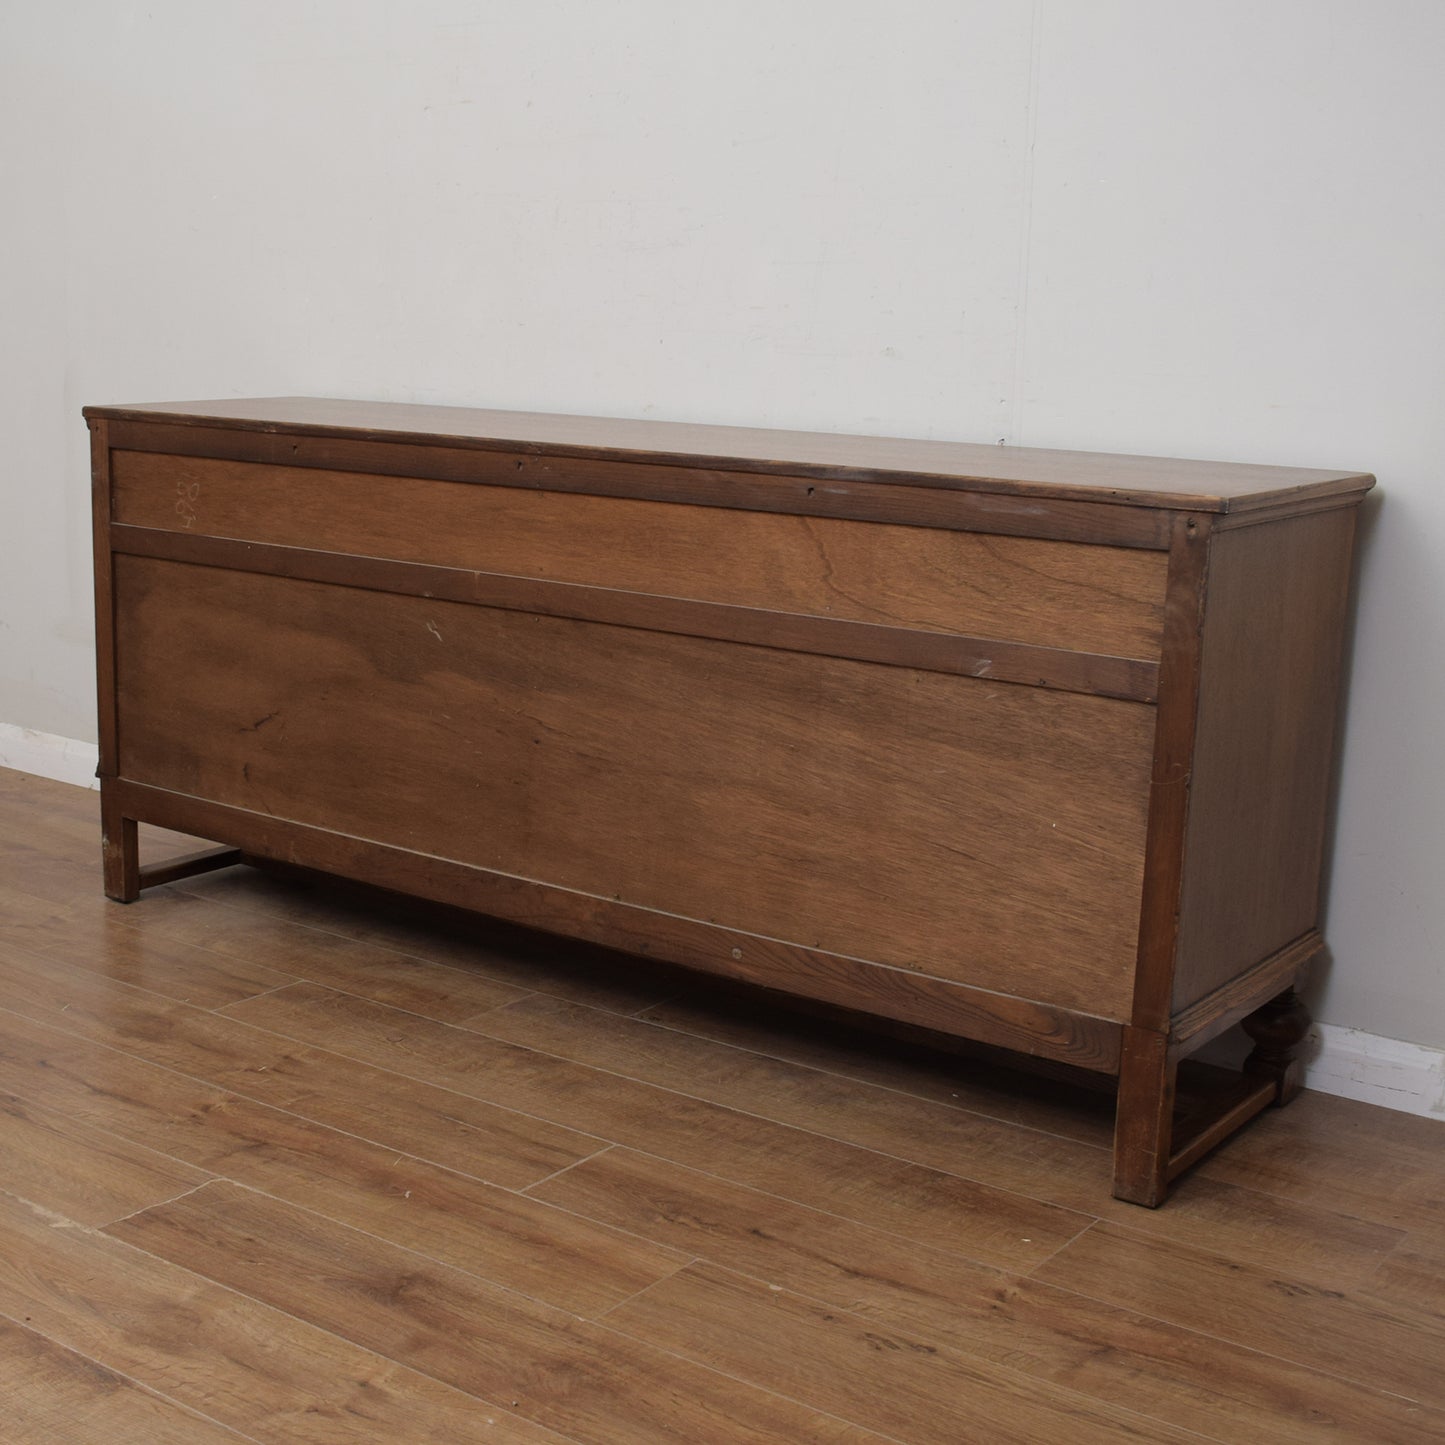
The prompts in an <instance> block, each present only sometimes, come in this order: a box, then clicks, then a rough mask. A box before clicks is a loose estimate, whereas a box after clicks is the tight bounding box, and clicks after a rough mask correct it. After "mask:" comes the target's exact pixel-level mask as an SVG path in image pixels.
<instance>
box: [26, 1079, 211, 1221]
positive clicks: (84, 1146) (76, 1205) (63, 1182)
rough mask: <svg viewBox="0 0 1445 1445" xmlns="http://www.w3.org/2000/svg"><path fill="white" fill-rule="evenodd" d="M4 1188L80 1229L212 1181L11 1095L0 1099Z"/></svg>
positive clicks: (185, 1167) (189, 1169)
mask: <svg viewBox="0 0 1445 1445" xmlns="http://www.w3.org/2000/svg"><path fill="white" fill-rule="evenodd" d="M0 1158H3V1159H4V1160H5V1188H6V1189H7V1190H9V1192H10V1193H12V1194H16V1195H19V1196H21V1197H22V1198H25V1199H28V1200H30V1201H31V1202H32V1203H34V1204H38V1205H40V1206H42V1207H43V1208H45V1209H53V1210H55V1211H57V1212H58V1213H62V1214H64V1215H66V1216H67V1217H68V1218H70V1219H74V1220H77V1221H79V1222H80V1223H81V1224H86V1225H99V1224H109V1223H111V1222H112V1221H114V1220H117V1219H120V1218H122V1217H124V1216H125V1215H127V1214H134V1213H135V1212H136V1211H137V1210H139V1209H144V1208H146V1207H147V1206H148V1205H151V1204H158V1203H160V1202H162V1201H163V1200H167V1199H174V1198H176V1197H177V1196H178V1195H181V1194H185V1193H187V1192H188V1191H190V1190H192V1189H196V1188H199V1186H200V1185H202V1184H204V1183H205V1182H206V1180H208V1179H210V1178H211V1177H212V1176H211V1175H210V1174H207V1173H206V1172H205V1171H204V1170H201V1169H193V1168H191V1167H190V1166H189V1165H186V1164H182V1163H180V1162H179V1161H178V1160H175V1159H169V1158H167V1157H166V1156H165V1155H163V1154H157V1153H156V1152H154V1151H153V1150H150V1149H145V1148H142V1147H140V1146H138V1145H135V1144H131V1143H128V1142H127V1141H126V1140H124V1139H117V1138H115V1137H114V1136H112V1135H109V1134H106V1133H105V1132H103V1131H102V1130H100V1129H97V1128H95V1127H93V1126H92V1125H89V1124H86V1123H85V1122H83V1121H81V1120H77V1119H70V1118H67V1117H66V1116H65V1115H64V1114H62V1113H58V1112H56V1111H55V1110H54V1109H52V1108H47V1107H45V1106H44V1105H43V1104H35V1103H29V1102H27V1101H25V1100H23V1099H19V1098H16V1097H14V1096H6V1097H3V1098H0Z"/></svg>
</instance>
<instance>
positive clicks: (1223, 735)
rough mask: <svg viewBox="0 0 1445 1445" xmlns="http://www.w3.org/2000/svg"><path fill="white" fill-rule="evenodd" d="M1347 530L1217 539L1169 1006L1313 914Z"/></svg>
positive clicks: (1270, 527)
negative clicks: (1243, 842)
mask: <svg viewBox="0 0 1445 1445" xmlns="http://www.w3.org/2000/svg"><path fill="white" fill-rule="evenodd" d="M1354 531H1355V513H1354V511H1352V510H1346V511H1332V512H1322V513H1319V514H1318V515H1315V516H1310V517H1304V518H1302V519H1300V520H1298V521H1296V522H1292V523H1289V524H1283V523H1279V522H1272V523H1268V524H1265V525H1262V526H1259V527H1251V528H1245V529H1243V530H1241V531H1238V532H1228V533H1226V534H1225V535H1223V536H1221V537H1219V538H1217V539H1216V540H1215V542H1214V543H1213V548H1212V555H1211V559H1210V585H1209V594H1210V609H1209V617H1208V620H1207V622H1206V623H1205V628H1204V637H1203V657H1202V664H1201V672H1200V682H1199V723H1198V737H1199V741H1198V745H1197V749H1196V754H1195V759H1194V779H1193V785H1192V801H1191V805H1190V815H1189V830H1188V837H1187V840H1186V843H1185V849H1186V859H1187V873H1186V877H1185V883H1184V890H1183V896H1182V898H1181V901H1180V919H1179V958H1178V963H1177V965H1176V970H1175V982H1174V1006H1175V1008H1176V1009H1179V1008H1182V1007H1184V1006H1186V1005H1188V1004H1190V1003H1193V1002H1194V1001H1195V1000H1196V999H1198V998H1201V997H1203V996H1204V995H1205V994H1207V993H1209V992H1210V991H1211V990H1212V989H1215V988H1218V987H1219V986H1220V985H1221V984H1223V983H1225V982H1226V981H1227V980H1228V979H1230V978H1232V977H1234V976H1235V975H1236V974H1238V973H1239V972H1241V971H1242V970H1243V969H1245V968H1248V967H1249V966H1250V965H1251V964H1252V963H1254V962H1255V961H1256V960H1258V959H1261V958H1264V957H1266V956H1267V955H1269V954H1271V953H1273V952H1275V951H1276V950H1277V949H1279V948H1282V947H1283V946H1284V945H1285V944H1287V943H1289V942H1290V940H1292V939H1294V938H1298V937H1299V936H1300V935H1301V934H1303V933H1305V932H1307V931H1308V930H1309V929H1312V928H1314V927H1315V926H1316V925H1317V924H1318V922H1319V887H1320V872H1321V862H1322V850H1323V844H1324V814H1325V807H1326V804H1327V802H1328V798H1329V790H1330V782H1331V763H1332V759H1333V756H1334V733H1335V713H1336V709H1337V706H1338V693H1339V668H1340V647H1341V642H1342V638H1343V633H1344V615H1345V601H1346V589H1347V585H1348V580H1349V573H1350V553H1351V549H1352V546H1353V540H1354ZM1266 578H1273V579H1275V580H1276V581H1277V582H1278V583H1279V585H1277V586H1274V587H1272V588H1266V587H1264V586H1263V585H1262V583H1263V582H1264V580H1265V579H1266ZM1240 838H1248V839H1251V840H1252V842H1253V844H1254V846H1252V847H1250V848H1248V849H1244V848H1239V847H1236V846H1233V840H1236V839H1240Z"/></svg>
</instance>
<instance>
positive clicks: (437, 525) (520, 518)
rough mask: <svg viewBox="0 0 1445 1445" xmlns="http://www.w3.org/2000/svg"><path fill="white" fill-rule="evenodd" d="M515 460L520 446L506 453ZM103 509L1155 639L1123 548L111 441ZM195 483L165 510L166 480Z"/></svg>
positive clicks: (1127, 650)
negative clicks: (264, 461) (118, 448)
mask: <svg viewBox="0 0 1445 1445" xmlns="http://www.w3.org/2000/svg"><path fill="white" fill-rule="evenodd" d="M516 460H517V463H518V465H519V466H520V465H522V459H520V458H518V459H516ZM113 474H114V482H113V488H114V498H115V502H114V506H115V512H114V520H115V521H116V522H120V523H123V524H128V525H135V526H141V527H151V528H161V529H164V530H167V531H173V532H174V531H182V530H183V531H185V532H187V533H188V534H190V535H196V536H201V535H208V536H214V537H230V538H241V539H245V540H248V541H252V542H265V543H275V544H280V545H283V546H287V547H301V548H310V549H316V550H321V551H329V552H346V553H350V554H353V555H357V556H363V557H390V558H396V559H398V560H401V561H409V562H428V563H433V564H436V565H439V566H444V567H461V568H469V569H472V570H474V571H481V572H493V573H503V574H506V575H509V576H513V577H536V578H547V579H550V580H552V581H554V582H571V583H584V584H588V585H591V586H594V587H605V588H611V589H620V590H624V591H631V592H642V593H650V594H654V595H658V596H663V597H689V598H698V599H701V600H703V601H710V602H720V603H728V604H732V605H734V606H740V607H748V608H761V609H765V610H770V611H777V612H791V613H805V614H810V615H814V616H820V617H836V618H849V619H852V620H854V621H861V622H873V623H883V624H887V625H889V626H892V627H903V628H913V629H918V630H922V631H932V632H950V633H956V634H961V635H965V636H969V635H971V636H975V637H987V638H1000V639H1007V640H1011V641H1015V642H1023V643H1031V644H1034V645H1036V646H1042V647H1067V648H1071V649H1073V650H1075V651H1079V652H1097V653H1105V654H1114V655H1118V656H1122V657H1140V658H1152V657H1154V656H1155V655H1156V654H1157V652H1158V648H1159V634H1160V627H1161V625H1162V616H1163V602H1164V572H1165V560H1164V558H1163V557H1162V556H1160V555H1159V554H1157V553H1152V552H1143V551H1139V550H1137V549H1122V548H1108V547H1082V546H1080V545H1078V544H1077V543H1073V542H1052V541H1044V540H1039V539H1032V538H1017V537H999V536H989V535H986V534H981V533H971V532H957V531H936V530H929V529H925V528H920V527H900V526H888V525H878V524H864V523H859V522H851V521H844V520H839V519H836V518H830V517H808V516H788V515H784V514H778V513H768V512H748V511H724V510H722V509H720V508H716V507H696V506H684V505H680V504H677V503H668V502H651V501H643V500H639V499H637V498H627V497H598V496H588V495H584V494H577V493H567V492H548V491H538V490H529V489H523V488H518V487H506V486H466V485H458V484H457V483H451V482H439V481H434V480H431V479H428V478H418V477H377V476H370V475H367V474H366V473H360V472H333V471H322V470H316V469H307V468H302V467H276V466H260V465H256V464H254V463H245V462H231V461H223V460H219V459H214V458H204V457H176V456H166V455H160V454H156V453H146V452H124V451H122V452H117V453H116V454H115V461H114V466H113ZM178 488H179V489H182V490H184V491H185V493H186V495H187V496H188V497H189V496H190V494H191V493H192V492H194V494H195V495H194V500H192V501H190V502H189V503H188V508H187V511H186V513H185V514H184V515H179V514H178V513H177V512H176V502H177V489H178Z"/></svg>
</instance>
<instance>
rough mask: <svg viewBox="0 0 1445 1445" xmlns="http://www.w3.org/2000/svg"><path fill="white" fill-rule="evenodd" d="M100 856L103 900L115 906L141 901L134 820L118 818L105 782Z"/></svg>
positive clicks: (137, 842)
mask: <svg viewBox="0 0 1445 1445" xmlns="http://www.w3.org/2000/svg"><path fill="white" fill-rule="evenodd" d="M100 855H101V866H102V869H103V872H104V877H105V896H106V897H107V898H113V899H115V901H116V902H117V903H134V902H135V900H136V899H137V898H139V897H140V839H139V837H138V835H137V831H136V822H135V819H134V818H126V817H123V816H122V815H121V812H120V808H119V806H118V805H117V804H116V802H115V800H114V799H113V798H112V797H110V796H108V790H107V787H106V783H105V780H104V779H102V780H101V784H100Z"/></svg>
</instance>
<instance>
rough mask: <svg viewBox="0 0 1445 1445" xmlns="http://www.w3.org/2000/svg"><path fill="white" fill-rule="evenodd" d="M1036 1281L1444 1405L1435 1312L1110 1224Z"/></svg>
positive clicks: (1444, 1337)
mask: <svg viewBox="0 0 1445 1445" xmlns="http://www.w3.org/2000/svg"><path fill="white" fill-rule="evenodd" d="M1037 1277H1038V1278H1039V1279H1041V1280H1046V1281H1048V1282H1050V1283H1053V1284H1057V1285H1059V1286H1060V1287H1062V1288H1064V1289H1072V1290H1075V1291H1077V1292H1078V1293H1081V1294H1086V1295H1090V1296H1092V1297H1093V1298H1095V1299H1101V1300H1107V1301H1109V1302H1111V1303H1113V1304H1118V1305H1122V1306H1124V1307H1125V1308H1129V1309H1138V1310H1141V1311H1143V1312H1144V1313H1146V1314H1153V1315H1158V1316H1159V1317H1160V1318H1161V1319H1165V1320H1170V1321H1173V1322H1174V1323H1176V1324H1181V1325H1186V1326H1189V1327H1192V1328H1194V1329H1197V1330H1201V1331H1203V1332H1204V1333H1206V1334H1214V1335H1219V1336H1221V1337H1223V1338H1227V1339H1233V1340H1237V1341H1239V1342H1240V1343H1241V1344H1244V1345H1247V1346H1250V1347H1251V1348H1254V1349H1258V1350H1263V1351H1266V1352H1268V1353H1270V1354H1274V1355H1278V1356H1279V1357H1280V1358H1281V1359H1285V1360H1291V1361H1293V1362H1294V1363H1296V1364H1300V1365H1305V1366H1308V1367H1309V1368H1312V1369H1316V1370H1321V1371H1324V1372H1326V1373H1329V1374H1334V1375H1338V1376H1340V1377H1341V1378H1343V1379H1347V1380H1354V1381H1357V1382H1359V1383H1361V1384H1366V1385H1370V1386H1372V1387H1374V1388H1376V1389H1383V1390H1390V1391H1393V1392H1394V1393H1396V1394H1399V1395H1402V1396H1404V1397H1405V1398H1406V1399H1410V1400H1415V1401H1418V1402H1420V1403H1422V1404H1426V1405H1430V1406H1432V1407H1434V1408H1435V1409H1441V1408H1445V1371H1442V1370H1441V1362H1442V1361H1445V1320H1442V1319H1440V1318H1439V1317H1437V1316H1432V1315H1429V1314H1426V1313H1424V1312H1421V1311H1416V1310H1411V1309H1408V1308H1406V1307H1404V1306H1387V1305H1384V1304H1382V1303H1380V1302H1378V1301H1373V1300H1369V1299H1367V1298H1357V1297H1355V1296H1354V1295H1353V1294H1347V1293H1345V1292H1343V1291H1339V1290H1326V1289H1320V1288H1318V1287H1317V1286H1315V1285H1311V1284H1308V1283H1306V1282H1304V1281H1302V1280H1300V1279H1298V1278H1295V1277H1293V1276H1291V1275H1290V1274H1289V1273H1288V1272H1287V1271H1285V1270H1283V1269H1281V1270H1269V1269H1265V1268H1261V1267H1258V1266H1255V1265H1249V1264H1242V1263H1240V1262H1238V1261H1237V1260H1234V1259H1229V1258H1225V1257H1223V1256H1220V1255H1217V1254H1211V1253H1209V1252H1207V1251H1204V1250H1195V1249H1189V1248H1187V1247H1184V1246H1181V1245H1179V1244H1177V1243H1170V1242H1166V1241H1164V1240H1162V1239H1159V1238H1156V1237H1151V1236H1147V1235H1144V1234H1139V1233H1136V1232H1134V1231H1132V1230H1128V1229H1124V1228H1121V1227H1120V1226H1118V1225H1114V1224H1110V1223H1100V1224H1097V1225H1095V1226H1094V1227H1093V1228H1092V1229H1090V1230H1089V1231H1088V1233H1087V1234H1084V1235H1082V1236H1080V1237H1079V1238H1078V1239H1077V1240H1075V1241H1073V1242H1072V1243H1071V1244H1070V1245H1069V1246H1068V1247H1067V1248H1065V1249H1064V1250H1062V1251H1060V1253H1059V1254H1058V1255H1056V1256H1055V1257H1054V1258H1053V1259H1052V1260H1050V1261H1049V1262H1048V1263H1047V1264H1046V1265H1044V1266H1043V1267H1042V1268H1041V1269H1040V1270H1038V1271H1037Z"/></svg>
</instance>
